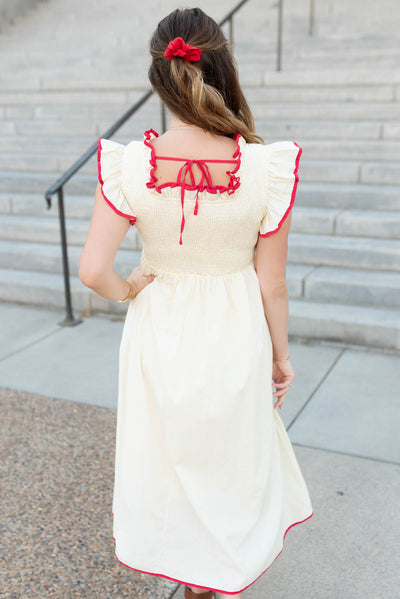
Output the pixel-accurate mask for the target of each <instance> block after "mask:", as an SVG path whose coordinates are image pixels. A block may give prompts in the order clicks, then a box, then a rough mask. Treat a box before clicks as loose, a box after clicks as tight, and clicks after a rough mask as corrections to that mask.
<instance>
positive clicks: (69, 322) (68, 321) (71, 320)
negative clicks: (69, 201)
mask: <svg viewBox="0 0 400 599" xmlns="http://www.w3.org/2000/svg"><path fill="white" fill-rule="evenodd" d="M57 197H58V216H59V220H60V233H61V249H62V260H63V273H64V291H65V308H66V315H65V319H64V320H62V321H61V322H59V323H58V324H60V325H63V326H75V325H76V324H79V323H81V322H82V319H80V318H75V317H74V315H73V313H72V302H71V289H70V284H69V267H68V254H67V233H66V230H65V215H64V193H63V187H60V188H59V190H58V191H57Z"/></svg>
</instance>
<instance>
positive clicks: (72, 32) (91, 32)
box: [0, 0, 400, 349]
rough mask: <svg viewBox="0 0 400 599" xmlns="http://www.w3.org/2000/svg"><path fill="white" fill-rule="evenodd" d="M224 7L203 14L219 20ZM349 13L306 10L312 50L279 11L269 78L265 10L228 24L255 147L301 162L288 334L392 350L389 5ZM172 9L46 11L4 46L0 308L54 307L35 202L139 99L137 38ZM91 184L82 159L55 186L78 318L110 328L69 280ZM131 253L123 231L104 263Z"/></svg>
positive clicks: (295, 8) (292, 10) (98, 305)
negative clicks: (293, 155) (62, 208)
mask: <svg viewBox="0 0 400 599" xmlns="http://www.w3.org/2000/svg"><path fill="white" fill-rule="evenodd" d="M232 4H233V2H232V0H229V1H228V0H224V1H223V2H220V3H218V9H217V10H216V9H215V8H214V6H213V3H212V2H211V1H204V2H202V3H201V7H202V8H203V9H204V10H206V12H209V13H210V14H212V15H213V16H215V18H216V19H219V18H221V17H222V16H223V15H224V14H225V13H226V12H227V11H228V10H229V9H230V7H231V6H232ZM348 4H349V3H347V4H346V2H344V0H335V1H333V0H331V1H330V2H328V3H324V6H322V3H316V6H317V8H318V11H319V12H318V11H317V14H316V25H315V33H314V35H313V36H312V37H309V36H308V33H307V32H308V12H307V10H308V6H309V2H308V1H307V2H306V1H305V0H300V1H299V0H287V1H286V2H285V18H284V40H283V48H284V51H283V55H282V67H283V70H282V71H281V72H276V71H275V70H274V69H275V41H276V39H275V36H276V33H275V26H276V8H274V6H273V3H272V2H270V3H268V5H267V6H266V3H265V1H264V0H250V2H249V3H248V5H247V6H244V7H243V8H242V9H241V11H240V13H239V14H238V15H237V17H236V26H235V54H236V57H237V60H238V65H239V72H240V77H241V81H242V85H243V86H244V88H245V92H246V96H247V98H248V100H249V102H250V104H251V106H252V109H253V111H254V115H255V117H256V122H257V128H258V131H259V132H260V134H261V135H262V136H263V137H264V139H265V142H266V143H270V142H273V141H277V140H281V139H293V140H294V141H296V142H297V143H299V144H300V145H301V146H302V148H303V155H302V159H301V167H300V182H299V187H298V192H297V197H296V203H295V207H294V210H293V220H292V229H291V234H290V237H289V256H288V267H287V280H288V288H289V293H290V297H291V301H290V321H289V333H290V334H291V335H293V336H296V337H303V338H305V339H309V338H320V339H325V340H336V341H343V342H347V343H353V344H360V345H371V346H377V347H382V348H387V349H400V335H399V330H400V318H399V314H400V310H399V308H400V293H399V291H400V226H399V225H400V166H399V159H400V73H399V71H398V68H397V65H398V64H399V58H400V56H399V54H400V44H399V43H398V42H399V33H398V31H396V28H395V19H394V18H393V16H394V14H395V13H396V12H397V13H399V7H398V3H397V2H396V0H390V1H389V0H384V1H383V2H382V3H379V6H377V3H375V2H372V1H371V0H363V1H362V2H361V0H358V1H357V2H354V3H353V4H352V5H351V6H348ZM383 5H384V6H383ZM175 6H176V5H175V3H173V2H172V1H164V2H155V1H153V2H151V3H149V5H148V6H147V7H146V8H143V10H141V11H140V14H138V13H137V14H132V15H131V14H130V12H129V11H131V12H132V8H129V7H132V2H130V1H129V2H128V0H102V1H101V2H97V1H94V0H90V1H88V2H85V3H78V1H77V0H69V1H68V2H67V0H50V1H49V2H47V3H41V4H39V6H38V8H37V9H36V11H35V12H32V13H31V14H29V15H27V16H25V17H24V18H21V19H19V20H17V22H16V25H15V26H14V27H13V28H9V29H8V30H7V31H6V32H5V33H4V34H3V35H1V36H0V60H1V63H2V65H5V68H3V69H2V73H1V75H0V173H1V176H0V300H2V301H11V302H22V303H33V304H39V305H45V306H59V307H62V306H63V305H64V293H63V279H62V263H61V249H60V236H59V226H58V219H57V218H56V217H57V205H56V204H57V202H56V199H55V198H54V200H53V208H52V209H51V210H50V211H48V210H46V205H45V201H44V197H43V193H44V191H45V190H46V188H47V187H48V186H49V185H50V184H51V183H53V182H54V180H55V179H56V178H57V177H58V176H59V175H60V174H62V172H64V171H65V170H66V169H67V168H68V167H69V166H70V165H71V163H72V162H73V161H74V160H75V159H76V158H77V157H79V155H80V154H82V153H83V151H85V150H86V149H87V147H88V146H89V145H90V144H91V143H93V141H95V139H96V138H97V137H99V136H100V135H101V134H102V133H103V132H104V131H105V129H107V128H108V126H109V125H110V124H111V123H112V122H113V121H115V120H116V118H118V117H119V116H120V114H122V112H123V111H124V110H125V109H126V108H128V107H129V106H130V105H131V104H132V103H133V102H134V101H135V100H136V99H137V98H138V97H140V95H141V93H142V92H143V90H145V89H147V87H148V83H147V78H146V70H147V66H148V61H147V62H146V59H147V56H146V47H147V41H148V37H149V36H150V34H151V32H152V30H153V28H154V27H155V25H156V22H157V20H158V19H159V18H161V17H162V16H163V15H165V14H167V13H168V12H169V11H170V10H173V9H174V8H175ZM361 6H362V11H361V10H360V7H361ZM383 9H384V10H383ZM155 14H156V15H157V16H156V17H155V16H154V15H155ZM128 17H129V18H128ZM149 127H153V128H155V129H160V127H161V125H160V122H159V106H158V102H157V100H156V98H152V99H151V100H150V101H149V103H148V104H147V105H145V106H144V107H143V108H142V109H141V110H140V112H139V113H138V115H137V117H136V118H135V119H134V120H132V121H130V122H129V123H128V124H127V125H126V126H124V128H123V129H121V130H120V132H119V134H118V135H117V136H116V137H115V139H116V140H117V141H120V142H121V143H127V142H128V141H129V140H130V139H135V138H136V139H142V135H143V131H144V130H145V129H148V128H149ZM95 186H96V162H95V158H93V159H92V160H91V161H90V162H89V163H88V164H87V165H86V166H85V167H84V168H83V169H82V170H81V171H80V173H79V174H78V175H77V176H76V177H75V178H73V179H72V180H71V182H70V183H68V184H67V186H66V188H65V195H66V213H67V236H68V244H69V248H68V252H69V258H70V269H71V274H72V277H71V285H72V293H73V305H74V310H75V312H81V311H85V312H86V313H87V312H90V311H96V312H114V313H116V314H120V315H122V314H124V313H125V311H126V306H124V305H120V304H118V303H115V302H108V301H107V300H104V299H103V298H101V297H99V296H97V295H96V294H94V293H93V292H91V291H90V290H88V289H87V288H86V287H85V286H84V285H83V284H82V283H81V282H80V280H79V278H78V276H77V273H78V261H79V256H80V252H81V250H82V245H83V243H84V240H85V238H86V234H87V230H88V226H89V221H90V217H91V212H92V206H93V194H94V190H95ZM140 249H141V240H140V237H139V235H138V233H137V230H136V229H135V228H134V227H132V229H131V230H130V231H129V233H128V235H127V236H126V238H125V239H124V241H123V243H122V246H121V249H120V251H119V252H118V255H117V258H116V262H115V268H116V270H117V272H118V273H119V274H120V275H121V276H126V275H127V274H128V273H129V272H130V270H131V269H132V268H133V266H135V265H136V264H138V263H139V259H140Z"/></svg>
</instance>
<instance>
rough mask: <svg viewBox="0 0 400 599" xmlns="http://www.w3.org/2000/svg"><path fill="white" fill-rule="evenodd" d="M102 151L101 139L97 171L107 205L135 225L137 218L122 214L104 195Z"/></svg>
mask: <svg viewBox="0 0 400 599" xmlns="http://www.w3.org/2000/svg"><path fill="white" fill-rule="evenodd" d="M102 149H103V148H102V147H101V138H100V139H99V140H98V149H97V170H98V175H99V182H100V185H101V193H102V196H103V198H104V199H105V201H106V202H107V204H108V205H109V206H111V208H112V209H113V210H114V212H116V213H117V214H119V215H120V216H125V218H129V221H130V223H131V225H134V224H135V221H136V216H131V215H130V214H125V212H121V211H120V210H118V208H116V207H115V206H114V204H113V203H112V202H111V201H110V200H109V199H108V198H107V196H106V194H105V193H104V189H103V185H104V181H103V177H102V174H101V152H102Z"/></svg>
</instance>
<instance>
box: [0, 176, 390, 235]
mask: <svg viewBox="0 0 400 599" xmlns="http://www.w3.org/2000/svg"><path fill="white" fill-rule="evenodd" d="M94 183H95V182H94ZM43 189H45V188H44V187H43V188H42V189H41V190H40V191H39V192H38V193H33V192H29V191H28V192H26V193H20V192H11V191H3V192H0V213H2V214H15V215H26V216H29V215H32V216H43V217H57V216H58V203H57V197H56V196H53V201H52V207H51V209H50V210H48V209H47V203H46V202H45V199H44V193H43ZM94 190H95V186H93V189H92V191H91V194H87V195H76V194H71V193H70V192H69V191H68V189H67V190H66V193H65V213H66V216H67V218H71V219H72V218H78V219H79V218H81V219H85V218H86V219H90V218H91V215H92V211H93V201H94ZM377 207H379V210H377ZM309 208H313V210H308V212H306V213H304V210H303V209H309ZM319 210H324V211H325V210H326V212H322V213H320V212H319ZM343 210H345V212H343ZM353 210H355V211H356V220H357V223H361V222H363V225H362V226H361V227H360V226H358V233H362V231H363V230H364V228H365V227H366V224H365V222H364V221H365V219H367V220H369V224H368V227H367V229H365V230H366V231H367V235H368V236H370V237H377V236H384V233H385V232H386V228H387V227H390V229H389V230H390V236H391V237H395V236H396V235H397V231H395V232H393V228H395V227H396V226H397V224H396V223H397V218H398V216H397V212H398V211H400V188H399V187H395V186H393V187H391V186H385V187H381V186H377V185H343V184H334V183H307V182H304V181H301V183H300V184H299V186H298V188H297V194H296V204H295V210H294V211H293V225H292V226H293V230H294V227H297V224H296V225H295V224H294V222H295V221H296V222H297V223H298V224H299V226H301V227H302V230H304V232H311V231H309V222H310V220H312V226H313V227H314V224H315V226H318V227H319V232H321V233H324V234H327V233H332V232H333V231H334V219H335V218H336V217H337V216H339V215H340V221H341V223H342V224H341V226H346V230H347V232H348V234H350V232H351V227H353V226H354V225H352V224H351V223H352V222H354V220H353V217H352V211H353ZM370 212H371V213H373V214H368V213H370ZM304 214H306V216H304ZM321 214H322V216H321ZM364 214H365V215H366V216H365V217H364V216H363V215H364ZM348 218H350V224H346V225H345V224H344V221H346V220H347V219H348ZM392 219H393V221H392ZM374 222H375V226H374ZM391 222H393V223H395V225H392V224H391ZM383 227H384V228H383ZM385 234H386V233H385Z"/></svg>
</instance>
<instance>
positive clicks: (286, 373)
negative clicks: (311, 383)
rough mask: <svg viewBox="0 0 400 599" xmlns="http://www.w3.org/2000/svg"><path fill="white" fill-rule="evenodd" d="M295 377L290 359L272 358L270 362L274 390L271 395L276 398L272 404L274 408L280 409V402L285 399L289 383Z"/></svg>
mask: <svg viewBox="0 0 400 599" xmlns="http://www.w3.org/2000/svg"><path fill="white" fill-rule="evenodd" d="M294 377H295V374H294V370H293V366H292V365H291V363H290V360H274V361H273V364H272V380H273V385H274V387H275V388H276V391H275V392H273V393H272V396H273V397H277V398H278V400H277V402H276V403H275V404H274V408H279V409H280V410H281V409H282V404H283V402H284V400H285V399H286V395H287V392H288V391H289V387H290V383H291V382H292V381H293V379H294Z"/></svg>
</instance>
